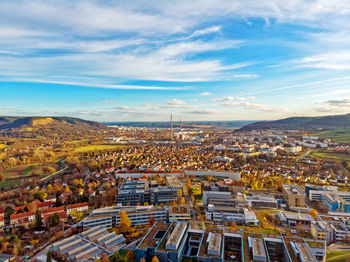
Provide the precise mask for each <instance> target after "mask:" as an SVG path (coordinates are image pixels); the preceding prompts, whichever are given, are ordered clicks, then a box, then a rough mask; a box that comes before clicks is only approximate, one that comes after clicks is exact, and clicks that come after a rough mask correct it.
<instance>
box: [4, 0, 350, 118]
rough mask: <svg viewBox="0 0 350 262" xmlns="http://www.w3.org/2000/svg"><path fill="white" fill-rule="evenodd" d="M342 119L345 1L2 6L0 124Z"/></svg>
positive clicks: (348, 108)
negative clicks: (19, 119) (4, 120)
mask: <svg viewBox="0 0 350 262" xmlns="http://www.w3.org/2000/svg"><path fill="white" fill-rule="evenodd" d="M171 113H172V114H173V117H174V119H175V120H179V119H182V120H183V121H194V120H272V119H280V118H284V117H290V116H317V115H330V114H344V113H350V1H343V0H332V1H329V0H314V1H312V0H308V1H307V0H293V1H290V0H247V1H241V0H240V1H238V0H231V1H227V0H208V1H199V0H191V1H188V0H172V1H167V0H154V1H152V0H150V1H138V0H134V1H132V0H126V1H124V0H118V1H112V0H104V1H92V0H81V1H67V0H56V1H53V0H45V1H44V0H16V1H13V0H7V1H4V0H0V115H17V116H32V115H36V116H38V115H42V116H73V117H79V118H83V119H89V120H97V121H167V120H169V117H170V114H171Z"/></svg>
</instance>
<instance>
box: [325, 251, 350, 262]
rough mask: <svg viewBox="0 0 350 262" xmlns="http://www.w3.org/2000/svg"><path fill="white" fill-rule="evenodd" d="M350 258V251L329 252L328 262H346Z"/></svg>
mask: <svg viewBox="0 0 350 262" xmlns="http://www.w3.org/2000/svg"><path fill="white" fill-rule="evenodd" d="M347 258H350V251H328V252H327V262H344V261H345V260H346V259H347Z"/></svg>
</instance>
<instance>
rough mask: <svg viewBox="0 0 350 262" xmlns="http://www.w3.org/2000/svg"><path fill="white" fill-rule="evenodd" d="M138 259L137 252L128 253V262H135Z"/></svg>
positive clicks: (130, 251)
mask: <svg viewBox="0 0 350 262" xmlns="http://www.w3.org/2000/svg"><path fill="white" fill-rule="evenodd" d="M135 259H136V257H135V252H134V251H132V250H129V251H128V253H126V261H127V262H134V261H135Z"/></svg>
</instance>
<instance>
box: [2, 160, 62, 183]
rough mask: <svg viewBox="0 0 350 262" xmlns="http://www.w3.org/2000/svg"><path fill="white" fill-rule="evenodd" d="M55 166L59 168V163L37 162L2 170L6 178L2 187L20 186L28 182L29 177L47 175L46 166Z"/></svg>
mask: <svg viewBox="0 0 350 262" xmlns="http://www.w3.org/2000/svg"><path fill="white" fill-rule="evenodd" d="M49 166H51V167H54V168H55V169H59V164H58V163H57V162H55V163H37V164H32V165H26V166H18V167H13V168H9V169H6V170H4V171H2V172H1V171H0V174H1V175H2V176H3V177H4V180H3V181H1V182H0V189H2V188H4V189H7V188H11V187H13V186H19V185H21V184H23V183H25V182H28V179H31V178H34V177H37V178H40V177H41V176H44V175H47V174H45V173H44V171H43V168H44V167H49Z"/></svg>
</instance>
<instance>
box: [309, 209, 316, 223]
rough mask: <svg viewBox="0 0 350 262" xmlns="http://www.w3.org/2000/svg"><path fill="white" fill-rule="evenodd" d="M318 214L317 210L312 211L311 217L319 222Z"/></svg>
mask: <svg viewBox="0 0 350 262" xmlns="http://www.w3.org/2000/svg"><path fill="white" fill-rule="evenodd" d="M317 214H318V212H317V211H316V210H315V209H312V210H311V211H310V215H311V216H312V217H313V218H314V219H315V220H317Z"/></svg>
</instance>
